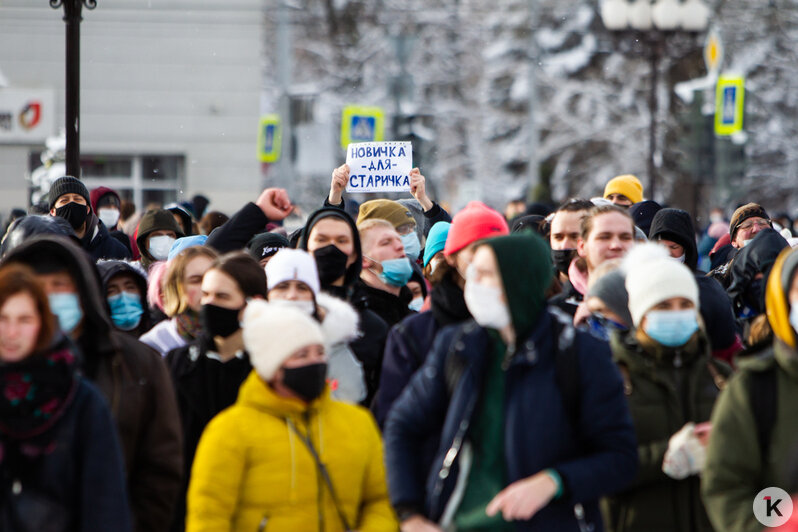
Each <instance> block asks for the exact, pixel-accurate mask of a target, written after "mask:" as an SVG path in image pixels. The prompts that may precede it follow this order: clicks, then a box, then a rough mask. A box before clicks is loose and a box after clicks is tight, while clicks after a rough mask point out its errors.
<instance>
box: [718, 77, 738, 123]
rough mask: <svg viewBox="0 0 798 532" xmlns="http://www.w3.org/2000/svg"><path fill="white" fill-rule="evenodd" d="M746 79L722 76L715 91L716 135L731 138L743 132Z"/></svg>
mask: <svg viewBox="0 0 798 532" xmlns="http://www.w3.org/2000/svg"><path fill="white" fill-rule="evenodd" d="M744 98H745V78H743V77H741V76H720V77H719V78H718V85H717V88H716V90H715V135H717V136H719V137H721V136H729V135H733V134H735V133H738V132H740V131H742V130H743V110H744V105H743V103H744V101H743V100H744Z"/></svg>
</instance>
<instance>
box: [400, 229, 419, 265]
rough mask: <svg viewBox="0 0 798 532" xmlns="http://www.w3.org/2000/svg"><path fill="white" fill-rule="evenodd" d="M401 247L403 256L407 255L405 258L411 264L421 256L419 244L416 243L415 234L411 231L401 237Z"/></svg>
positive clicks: (416, 236) (416, 237)
mask: <svg viewBox="0 0 798 532" xmlns="http://www.w3.org/2000/svg"><path fill="white" fill-rule="evenodd" d="M402 245H404V247H405V255H407V258H409V259H410V260H411V261H412V262H416V261H417V260H418V256H419V255H420V254H421V242H419V241H418V235H417V234H416V232H415V231H412V232H410V233H407V234H406V235H402Z"/></svg>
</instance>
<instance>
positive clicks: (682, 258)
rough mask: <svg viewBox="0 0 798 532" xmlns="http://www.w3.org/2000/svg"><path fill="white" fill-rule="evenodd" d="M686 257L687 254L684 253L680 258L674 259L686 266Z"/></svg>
mask: <svg viewBox="0 0 798 532" xmlns="http://www.w3.org/2000/svg"><path fill="white" fill-rule="evenodd" d="M685 255H686V253H682V254H681V255H680V256H678V257H674V259H675V260H678V261H679V262H681V263H682V264H684V257H685Z"/></svg>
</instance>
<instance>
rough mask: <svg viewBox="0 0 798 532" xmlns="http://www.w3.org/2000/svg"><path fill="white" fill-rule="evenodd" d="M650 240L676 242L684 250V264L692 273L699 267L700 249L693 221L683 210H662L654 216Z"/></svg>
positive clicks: (649, 234)
mask: <svg viewBox="0 0 798 532" xmlns="http://www.w3.org/2000/svg"><path fill="white" fill-rule="evenodd" d="M648 238H649V240H652V241H657V240H659V239H660V238H664V239H665V240H671V241H673V242H676V243H677V244H679V245H680V246H682V247H683V248H684V264H685V266H687V267H688V268H690V270H691V271H695V270H696V268H697V267H698V247H697V246H696V243H695V228H694V227H693V219H692V217H691V216H690V214H689V213H688V212H687V211H683V210H681V209H661V210H659V211H658V212H657V214H655V215H654V219H653V220H652V221H651V228H650V229H649V233H648Z"/></svg>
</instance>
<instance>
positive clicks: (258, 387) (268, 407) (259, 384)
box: [236, 370, 332, 418]
mask: <svg viewBox="0 0 798 532" xmlns="http://www.w3.org/2000/svg"><path fill="white" fill-rule="evenodd" d="M331 400H332V399H331V398H330V388H329V387H325V388H324V393H322V395H321V397H319V398H318V399H315V400H314V401H313V402H311V403H305V402H304V401H300V400H299V399H292V398H289V397H282V396H279V395H277V394H276V393H275V392H274V390H272V388H271V386H269V385H268V384H267V383H265V382H264V381H263V379H261V378H260V377H259V376H258V374H257V373H256V372H255V371H254V370H253V371H251V372H250V373H249V376H247V378H246V380H245V381H244V383H243V384H242V385H241V388H240V389H239V392H238V400H237V401H236V402H237V403H239V404H241V405H244V406H248V407H250V408H254V409H256V410H260V411H262V412H266V413H268V414H271V415H273V416H275V417H279V418H285V417H299V416H302V415H304V414H305V413H308V412H314V411H318V410H321V409H322V408H323V407H324V406H325V405H326V404H327V403H328V402H329V401H331Z"/></svg>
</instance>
